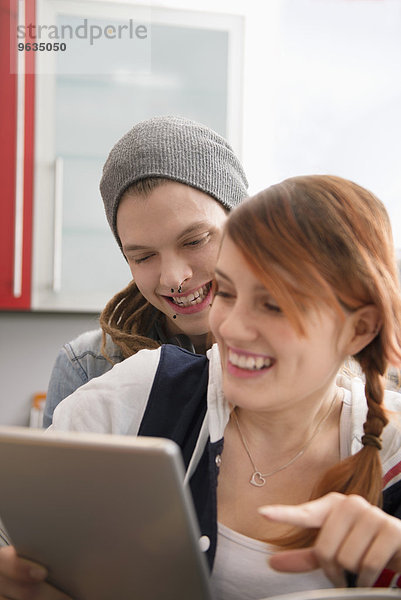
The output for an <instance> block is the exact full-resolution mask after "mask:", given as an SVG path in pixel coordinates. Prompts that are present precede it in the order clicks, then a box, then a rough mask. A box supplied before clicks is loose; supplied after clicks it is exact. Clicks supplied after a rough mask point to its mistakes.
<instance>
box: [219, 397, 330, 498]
mask: <svg viewBox="0 0 401 600" xmlns="http://www.w3.org/2000/svg"><path fill="white" fill-rule="evenodd" d="M336 398H337V392H336V393H335V394H334V397H333V400H332V401H331V404H330V406H329V410H328V411H327V413H326V414H325V416H324V417H323V418H322V419H321V420H320V421H319V423H318V425H317V427H316V429H315V431H314V433H313V435H312V436H311V437H310V438H309V440H308V441H307V442H306V444H305V445H304V446H303V447H302V448H301V449H300V450H298V452H297V453H296V455H295V456H293V457H292V458H291V459H290V460H289V461H288V462H286V463H285V464H284V465H281V467H277V469H274V470H273V471H269V472H268V473H261V472H260V471H259V469H258V468H257V466H256V465H255V462H254V460H253V458H252V455H251V452H250V450H249V446H248V444H247V441H246V439H245V436H244V434H243V433H242V431H241V427H240V424H239V421H238V416H237V412H236V410H235V408H234V410H233V411H232V413H231V414H233V415H234V419H235V423H236V425H237V429H238V433H239V436H240V438H241V441H242V444H243V446H244V448H245V452H246V453H247V455H248V458H249V460H250V462H251V465H252V467H253V473H252V476H251V478H250V480H249V483H250V484H251V485H254V486H255V487H263V486H264V485H265V483H266V479H267V477H271V476H272V475H275V474H276V473H278V472H279V471H284V469H287V467H289V466H290V465H292V464H293V463H294V462H295V461H296V460H298V458H301V456H302V455H303V454H304V453H305V451H306V450H307V448H308V447H309V446H310V444H311V443H312V440H314V439H315V437H316V436H317V434H318V433H319V431H320V430H321V428H322V426H323V424H324V423H325V421H326V420H327V418H328V416H329V414H330V413H331V409H332V408H333V405H334V402H335V400H336Z"/></svg>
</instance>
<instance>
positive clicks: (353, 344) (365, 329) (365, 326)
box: [347, 304, 381, 356]
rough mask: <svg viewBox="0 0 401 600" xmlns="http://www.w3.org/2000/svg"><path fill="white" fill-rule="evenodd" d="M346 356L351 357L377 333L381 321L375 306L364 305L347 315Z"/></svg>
mask: <svg viewBox="0 0 401 600" xmlns="http://www.w3.org/2000/svg"><path fill="white" fill-rule="evenodd" d="M349 319H350V322H349V330H348V331H349V337H348V348H347V350H348V354H349V355H351V356H353V355H354V354H357V353H358V352H360V351H361V350H362V349H363V348H365V346H367V345H368V344H369V343H370V342H371V341H372V340H373V339H374V338H375V337H376V335H377V334H378V333H379V331H380V327H381V320H380V315H379V311H378V308H377V306H375V305H374V304H366V306H362V307H361V308H358V309H357V310H355V311H354V312H352V313H351V314H350V315H349Z"/></svg>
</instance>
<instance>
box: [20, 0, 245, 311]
mask: <svg viewBox="0 0 401 600" xmlns="http://www.w3.org/2000/svg"><path fill="white" fill-rule="evenodd" d="M40 25H41V31H40V35H41V37H42V39H41V40H38V41H39V42H40V41H44V42H45V43H46V44H47V43H53V44H54V43H55V42H56V41H57V42H58V43H60V44H61V43H64V44H65V49H64V50H62V51H60V50H58V51H49V52H38V53H37V77H36V81H37V87H36V90H37V93H36V147H35V200H34V201H35V212H34V270H33V275H34V277H33V288H34V291H33V301H32V305H33V308H34V309H37V310H60V311H94V312H98V311H100V310H101V309H102V308H103V306H104V304H105V303H106V302H107V300H108V299H109V298H111V297H112V295H114V294H115V293H116V292H117V291H119V290H120V289H121V288H122V287H123V286H125V285H126V284H127V283H128V281H129V280H130V273H129V269H128V267H127V265H126V263H125V260H124V258H123V257H122V255H121V253H120V251H119V249H118V246H117V244H116V242H115V240H114V238H113V236H112V233H111V232H110V230H109V228H108V225H107V222H106V218H105V216H104V211H103V204H102V200H101V197H100V193H99V181H100V177H101V170H102V165H103V163H104V161H105V159H106V158H107V155H108V153H109V151H110V149H111V147H112V146H113V144H114V143H115V142H116V141H117V140H118V139H119V138H120V137H121V136H122V135H123V134H124V133H125V132H126V131H128V130H129V128H130V127H132V126H133V125H134V124H135V123H137V122H138V121H141V120H143V119H146V118H149V117H152V116H154V115H162V114H176V115H183V116H186V117H189V118H193V119H195V120H197V121H200V122H202V123H205V124H207V125H209V126H210V127H212V128H213V129H215V130H216V131H218V132H219V133H220V134H221V135H223V136H225V137H226V138H228V139H229V141H230V142H231V143H232V144H233V146H234V148H235V149H236V150H237V152H238V153H239V152H240V144H239V140H240V131H241V95H242V85H241V69H240V65H241V55H242V38H243V23H242V18H241V17H239V16H232V15H221V14H217V13H216V14H213V13H210V14H207V13H202V12H190V11H178V10H169V9H160V8H159V9H156V8H154V9H149V8H146V7H145V8H144V7H137V6H134V5H132V4H129V3H126V4H119V3H118V4H117V3H114V2H113V3H112V2H93V1H89V2H74V1H71V0H70V1H62V0H39V1H38V16H37V26H38V29H37V33H39V26H40ZM138 27H139V28H140V29H139V33H140V34H141V35H142V38H139V39H135V31H137V29H136V28H138ZM145 32H146V35H147V37H146V38H145V37H144V34H145ZM118 35H119V37H118ZM113 36H114V37H113ZM141 43H142V46H141Z"/></svg>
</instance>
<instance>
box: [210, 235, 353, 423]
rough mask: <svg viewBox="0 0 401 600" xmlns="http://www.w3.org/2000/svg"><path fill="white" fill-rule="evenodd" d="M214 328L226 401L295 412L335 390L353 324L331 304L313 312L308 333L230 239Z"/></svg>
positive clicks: (221, 266) (220, 265)
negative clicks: (301, 330)
mask: <svg viewBox="0 0 401 600" xmlns="http://www.w3.org/2000/svg"><path fill="white" fill-rule="evenodd" d="M216 282H217V290H216V292H215V299H214V302H213V307H212V309H211V313H210V326H211V330H212V333H213V334H214V336H215V338H216V340H217V342H218V344H219V348H220V354H221V362H222V369H223V387H224V393H225V396H226V398H227V400H228V401H229V402H230V403H231V404H233V405H238V406H240V407H242V408H248V409H252V410H257V411H259V410H262V411H263V410H273V411H274V410H277V409H278V410H280V411H283V410H284V411H285V410H286V409H287V410H293V408H294V405H295V403H297V402H298V403H301V404H302V406H303V407H305V406H306V403H307V402H311V404H313V403H314V402H315V399H316V400H317V399H320V398H322V397H323V396H324V395H325V394H326V393H329V390H330V389H331V388H332V386H333V384H334V381H335V377H336V373H337V371H338V369H339V367H340V366H341V364H342V362H343V359H344V358H345V356H346V354H347V347H346V346H347V340H348V339H349V337H348V336H349V333H350V325H349V324H348V316H346V317H345V320H344V321H341V320H340V317H339V316H338V315H337V314H336V313H334V311H332V310H331V309H328V308H326V307H322V309H321V310H320V311H317V310H312V309H310V310H309V311H308V312H307V313H306V315H305V323H304V325H305V332H306V335H305V336H302V337H301V336H300V334H299V333H298V332H297V331H296V330H295V329H294V327H293V326H292V325H291V324H290V322H289V320H288V319H287V317H286V316H285V315H284V314H283V313H282V312H281V310H280V307H279V306H278V304H277V302H276V301H275V299H274V298H273V297H272V296H271V295H270V294H269V292H268V290H266V288H265V287H264V286H263V285H262V284H261V282H260V281H259V279H257V278H256V277H255V275H254V274H253V273H252V272H251V271H250V269H249V266H248V264H247V263H246V261H245V259H244V257H243V255H242V254H241V252H240V251H239V250H238V248H237V247H236V245H235V244H234V243H233V242H232V240H231V239H230V238H229V237H228V236H225V238H224V240H223V243H222V247H221V251H220V255H219V259H218V262H217V267H216Z"/></svg>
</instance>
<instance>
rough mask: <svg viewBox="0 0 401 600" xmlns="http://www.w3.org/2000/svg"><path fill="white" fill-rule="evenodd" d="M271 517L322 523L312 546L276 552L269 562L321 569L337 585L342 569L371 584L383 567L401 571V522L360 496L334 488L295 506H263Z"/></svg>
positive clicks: (281, 568) (342, 580) (316, 525)
mask: <svg viewBox="0 0 401 600" xmlns="http://www.w3.org/2000/svg"><path fill="white" fill-rule="evenodd" d="M259 512H260V513H261V514H262V515H263V516H264V517H266V518H267V519H269V520H271V521H275V522H281V523H288V524H290V525H296V526H299V527H313V528H319V529H320V531H319V534H318V537H317V539H316V541H315V544H314V546H312V547H310V548H302V549H299V550H284V551H282V552H277V553H276V554H274V555H273V556H272V557H271V559H270V561H269V562H270V566H271V567H272V568H273V569H276V570H277V571H286V572H292V573H301V572H305V571H312V570H314V569H318V568H322V569H323V571H324V572H325V574H326V576H327V577H328V578H329V579H330V580H331V581H332V582H333V583H334V585H336V586H337V587H345V578H344V570H347V571H351V572H353V573H356V574H357V575H358V583H357V585H358V586H359V587H370V586H372V585H373V584H374V582H375V581H376V580H377V578H378V577H379V575H380V573H381V572H382V570H383V569H384V568H387V569H390V570H392V571H395V572H396V573H398V572H401V521H400V520H399V519H397V518H395V517H392V516H390V515H387V514H386V513H385V512H384V511H382V510H381V509H380V508H377V507H376V506H372V505H371V504H369V502H367V501H366V500H364V499H363V498H362V497H360V496H356V495H349V496H346V495H343V494H338V493H335V492H332V493H330V494H327V495H326V496H323V497H322V498H319V499H318V500H313V501H311V502H306V503H305V504H299V505H297V506H286V505H281V504H276V505H271V506H262V507H261V508H260V509H259Z"/></svg>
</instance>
